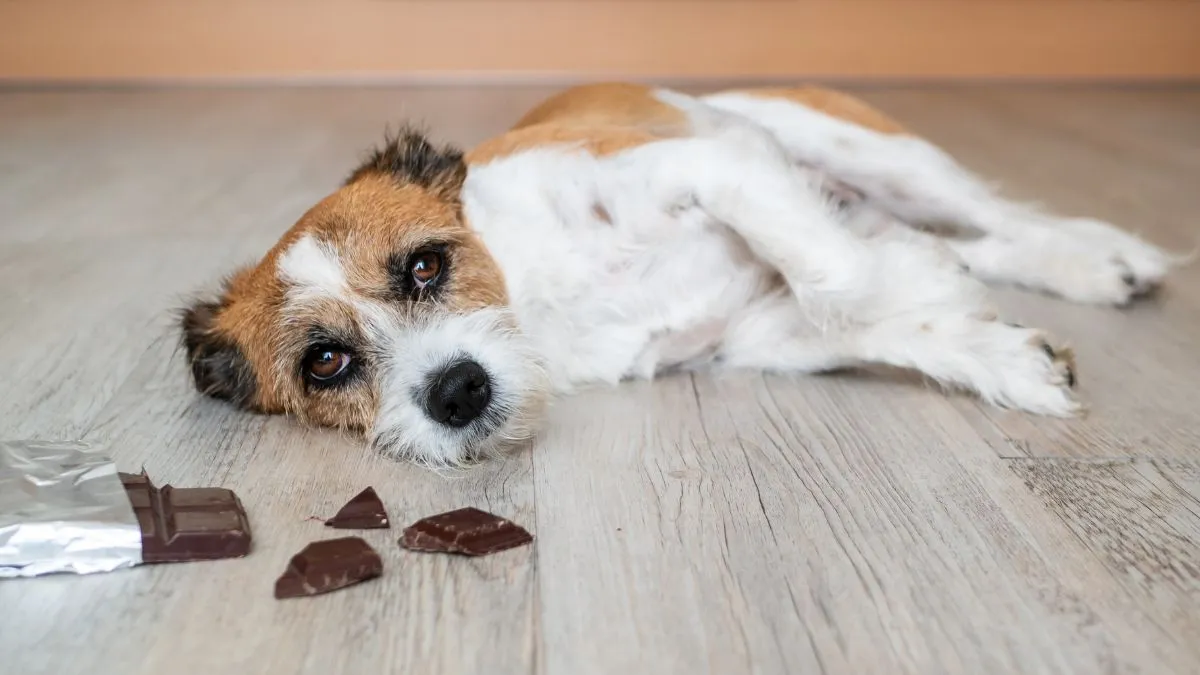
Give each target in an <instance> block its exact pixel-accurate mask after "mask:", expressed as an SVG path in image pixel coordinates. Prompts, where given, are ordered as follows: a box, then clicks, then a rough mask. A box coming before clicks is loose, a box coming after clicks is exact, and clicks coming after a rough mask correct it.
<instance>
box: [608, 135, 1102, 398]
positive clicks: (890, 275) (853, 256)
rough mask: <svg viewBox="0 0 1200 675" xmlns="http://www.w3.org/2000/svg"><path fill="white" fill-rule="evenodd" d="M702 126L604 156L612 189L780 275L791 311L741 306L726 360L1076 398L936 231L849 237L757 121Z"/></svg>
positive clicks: (1049, 353) (1059, 363) (1052, 353)
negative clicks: (737, 242) (697, 223)
mask: <svg viewBox="0 0 1200 675" xmlns="http://www.w3.org/2000/svg"><path fill="white" fill-rule="evenodd" d="M705 132H706V134H708V135H704V136H700V137H695V138H687V139H671V140H664V141H658V142H655V143H651V144H648V145H644V146H640V147H638V148H634V149H632V150H628V151H625V152H623V153H621V154H619V155H617V156H614V157H612V158H610V159H608V160H606V161H607V162H608V164H607V167H608V168H609V169H610V170H611V171H613V174H612V175H613V176H614V177H615V181H616V182H615V183H614V184H612V185H611V186H610V187H611V188H612V189H614V190H619V191H621V192H623V193H629V194H646V195H648V196H649V198H651V199H652V200H654V201H656V202H657V203H658V204H659V205H660V208H662V209H663V210H671V209H676V208H695V209H700V210H702V211H703V212H704V213H706V214H708V216H709V217H711V218H712V219H714V220H716V221H719V222H721V223H723V224H725V225H726V226H727V227H729V228H730V229H731V230H732V231H733V232H735V233H736V234H738V235H739V236H740V237H741V238H742V239H743V240H744V241H745V242H746V244H747V245H748V246H749V248H750V250H751V251H753V252H754V254H755V255H756V256H758V257H759V258H760V259H761V260H762V261H763V262H764V263H766V264H768V265H769V266H771V267H772V268H774V269H775V270H777V271H778V272H779V273H780V274H781V275H782V276H783V278H784V279H785V280H786V282H787V286H788V288H789V289H790V293H788V294H786V295H785V296H784V297H783V298H782V299H778V300H777V303H778V304H776V305H773V306H772V308H771V309H773V310H775V311H782V312H784V314H785V316H786V317H790V318H791V323H790V324H789V323H788V322H786V321H779V322H774V323H773V322H772V321H771V320H770V317H772V316H774V315H773V314H772V313H771V312H766V311H764V312H763V313H761V314H758V315H756V314H755V313H754V312H751V314H749V315H748V316H747V317H745V320H744V321H740V322H738V325H739V326H740V327H741V329H740V331H739V332H737V333H731V335H730V336H729V337H728V344H727V349H726V350H725V353H724V356H725V358H726V360H727V361H728V362H729V363H731V364H733V365H735V366H736V365H744V366H750V367H767V368H780V369H788V370H804V371H811V370H823V369H827V368H829V367H836V366H837V365H839V364H844V363H845V362H847V361H849V362H855V361H858V362H876V363H884V364H888V365H893V366H899V367H903V368H911V369H915V370H918V371H920V372H922V373H924V374H926V375H928V376H930V377H932V378H934V379H935V380H937V381H939V382H942V383H944V384H946V385H950V386H958V387H964V388H967V389H969V390H971V391H974V392H976V393H978V394H979V395H981V396H983V397H985V398H986V399H987V400H989V401H993V402H995V403H997V404H1000V405H1007V406H1012V407H1016V408H1020V409H1023V410H1028V411H1031V412H1036V413H1042V414H1052V415H1070V414H1072V413H1074V412H1076V411H1077V410H1078V404H1077V403H1076V402H1075V401H1074V399H1073V398H1072V396H1071V394H1070V391H1069V385H1070V383H1071V380H1072V379H1073V376H1068V375H1067V374H1066V367H1065V365H1064V364H1065V360H1064V359H1063V358H1062V356H1061V354H1060V352H1058V351H1056V350H1055V349H1053V348H1050V347H1048V341H1047V339H1046V338H1045V337H1044V336H1043V335H1042V334H1041V333H1040V332H1038V331H1032V330H1026V329H1022V328H1017V327H1014V326H1009V325H1006V324H1003V323H1000V322H997V321H996V320H995V318H996V315H995V312H994V310H993V309H992V308H991V307H990V305H989V304H988V303H987V299H986V296H987V289H986V287H984V286H983V284H982V283H981V282H979V281H978V280H976V279H974V278H971V277H970V276H968V275H967V274H965V273H964V271H963V269H962V268H961V266H960V264H959V260H958V259H957V257H956V256H955V255H953V254H952V253H951V252H950V251H948V250H946V249H945V248H944V247H942V246H941V245H940V242H938V241H937V240H934V239H932V238H929V237H927V236H923V235H920V234H919V233H914V232H912V231H910V230H908V229H905V228H890V229H888V230H886V231H884V232H882V233H880V234H878V235H876V236H872V237H862V236H859V235H858V234H857V233H856V232H854V231H853V230H852V229H851V228H847V227H845V226H844V225H843V224H842V223H841V222H840V221H839V220H838V214H837V213H836V212H835V209H834V207H833V206H832V205H831V204H830V203H829V201H828V200H827V199H826V198H825V197H824V196H823V194H822V193H821V191H820V187H819V184H818V183H817V182H815V181H814V178H813V176H812V174H811V173H809V172H806V171H804V170H802V169H801V168H799V167H797V166H795V165H794V164H793V163H792V162H790V161H789V160H788V158H787V157H786V155H785V154H784V153H783V152H782V151H781V150H780V148H778V147H777V146H776V145H775V141H774V140H773V139H771V138H770V137H769V135H767V136H764V135H763V132H762V130H761V129H758V128H756V127H744V126H741V125H738V124H737V123H736V122H734V123H733V124H731V125H730V126H728V127H721V126H720V125H717V126H714V127H711V128H707V129H706V130H705ZM756 317H757V318H756ZM763 317H766V318H767V319H766V323H767V324H769V325H767V326H765V327H764V330H762V331H761V334H760V335H759V336H757V337H755V338H754V339H746V338H745V336H746V335H750V336H754V334H755V331H754V330H753V329H747V328H746V327H747V326H749V325H751V323H750V322H754V321H759V322H762V321H763V320H764V319H763ZM765 328H770V330H765ZM792 328H796V329H799V328H807V329H808V332H809V334H806V335H801V334H800V333H798V332H794V331H792V330H791V329H792ZM813 330H815V335H813V334H811V332H812V331H813Z"/></svg>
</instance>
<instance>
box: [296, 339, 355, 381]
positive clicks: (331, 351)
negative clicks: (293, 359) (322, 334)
mask: <svg viewBox="0 0 1200 675" xmlns="http://www.w3.org/2000/svg"><path fill="white" fill-rule="evenodd" d="M350 361H351V358H350V355H349V354H347V353H346V352H344V351H341V350H339V349H336V348H330V347H317V348H315V349H313V350H311V351H309V353H308V355H307V356H305V358H304V372H305V374H307V375H308V376H309V377H310V378H312V379H314V380H316V381H317V382H330V381H332V380H334V379H336V378H337V377H338V376H340V375H342V374H343V373H345V372H346V368H347V367H349V365H350Z"/></svg>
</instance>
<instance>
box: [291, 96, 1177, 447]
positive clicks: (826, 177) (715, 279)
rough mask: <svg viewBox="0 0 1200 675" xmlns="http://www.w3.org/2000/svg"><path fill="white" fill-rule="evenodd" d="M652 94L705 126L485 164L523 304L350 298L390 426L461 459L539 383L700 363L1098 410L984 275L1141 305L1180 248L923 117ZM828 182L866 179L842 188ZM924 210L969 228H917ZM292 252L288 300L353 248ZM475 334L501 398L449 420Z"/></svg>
mask: <svg viewBox="0 0 1200 675" xmlns="http://www.w3.org/2000/svg"><path fill="white" fill-rule="evenodd" d="M655 96H657V97H658V99H659V100H660V101H662V102H665V103H668V104H670V105H671V106H674V107H675V108H677V109H680V110H683V111H684V112H685V113H686V115H687V118H688V120H689V121H690V124H691V128H692V133H691V134H689V135H685V136H680V137H673V138H666V139H662V140H657V141H655V142H651V143H647V144H644V145H639V146H637V147H633V148H630V149H626V150H623V151H620V152H617V153H615V154H611V155H605V156H597V155H594V154H591V153H589V152H587V151H586V150H585V149H583V148H580V147H575V146H572V145H570V144H551V145H543V146H539V147H535V148H531V149H524V150H521V151H519V152H516V153H513V154H508V155H504V156H500V157H497V158H495V159H493V160H491V161H488V162H486V163H483V164H477V165H474V166H472V167H471V168H470V171H469V174H468V176H467V178H466V182H465V185H464V187H463V191H462V197H461V198H462V204H463V211H464V215H465V217H466V220H467V221H468V222H469V223H470V225H471V227H473V228H474V230H475V231H476V232H477V233H478V235H479V236H480V237H481V238H482V240H483V242H484V244H485V245H486V247H487V250H488V252H489V253H490V254H491V255H492V256H493V257H494V259H495V260H496V261H497V263H498V264H499V266H500V268H501V270H502V272H503V277H504V280H505V283H506V284H507V293H508V296H509V298H510V300H511V304H510V306H509V307H508V308H506V309H488V310H484V311H481V312H477V313H475V314H468V315H465V316H453V315H446V314H444V313H438V312H432V313H427V314H426V315H425V316H424V317H423V318H414V317H412V316H404V317H400V316H397V315H395V314H394V313H392V312H391V311H390V310H388V309H386V307H384V306H383V305H379V304H373V303H372V301H369V300H366V299H363V298H357V299H356V300H355V304H356V306H358V311H359V313H360V315H361V316H360V319H361V320H362V321H363V322H364V323H365V324H367V325H369V326H370V330H369V333H370V335H371V336H372V338H371V339H372V343H373V347H374V348H375V349H376V350H378V352H379V353H380V354H382V355H383V356H382V363H383V364H384V365H383V367H382V369H381V372H380V374H378V375H377V381H378V385H377V386H378V388H379V397H380V401H381V403H380V409H379V411H378V413H377V414H376V415H375V417H374V426H373V428H372V429H371V430H370V433H369V436H370V437H371V438H372V439H373V440H374V441H375V442H376V444H377V445H378V446H380V447H383V448H386V449H387V450H389V451H390V452H393V453H396V454H400V455H404V456H406V457H409V458H412V459H416V460H419V461H422V462H426V463H430V464H435V465H447V464H457V463H459V462H461V461H462V460H463V459H464V458H465V457H467V456H469V455H472V454H478V453H480V452H486V451H487V450H489V449H491V448H494V447H498V446H499V445H500V444H502V442H506V441H509V440H513V439H516V438H520V437H524V436H527V435H528V434H529V433H530V432H531V430H532V429H533V428H534V427H535V425H534V424H532V420H535V419H536V418H537V415H538V412H539V410H540V407H539V406H540V404H541V402H542V401H543V400H544V398H545V397H544V394H550V395H552V396H553V395H563V394H569V393H571V392H574V391H577V390H578V389H579V388H580V387H585V386H590V385H614V384H616V383H618V382H619V381H621V380H623V379H626V378H650V377H653V376H655V375H656V374H658V373H661V372H663V371H665V370H669V369H676V368H696V367H733V368H755V369H768V370H783V371H802V372H818V371H827V370H831V369H837V368H842V367H848V366H856V365H863V364H885V365H890V366H897V367H901V368H907V369H913V370H916V371H919V372H920V373H922V374H924V375H926V376H928V377H929V378H932V379H933V380H934V381H936V382H938V383H940V384H942V385H945V386H947V387H954V388H961V389H965V390H968V391H971V392H974V393H975V394H977V395H979V396H980V397H981V398H983V399H984V400H986V401H988V402H990V403H994V404H997V405H1001V406H1006V407H1011V408H1016V409H1020V410H1024V411H1028V412H1032V413H1038V414H1045V415H1055V416H1069V415H1073V414H1075V413H1077V412H1078V411H1079V410H1080V409H1081V405H1080V403H1079V402H1078V401H1077V400H1076V398H1075V397H1074V396H1073V395H1072V390H1071V386H1070V385H1071V384H1072V380H1073V378H1074V374H1073V372H1071V371H1070V369H1071V367H1072V364H1071V363H1070V357H1069V356H1068V353H1069V352H1067V351H1065V350H1062V349H1061V348H1060V347H1059V346H1058V345H1054V344H1051V339H1050V338H1049V337H1048V336H1046V335H1045V334H1044V333H1043V332H1041V331H1039V330H1037V329H1033V328H1024V327H1018V326H1014V325H1010V324H1007V323H1004V322H1002V321H998V320H997V312H996V310H995V309H994V308H993V307H992V306H991V305H990V304H989V303H988V297H987V295H988V293H987V289H986V287H985V286H984V282H985V281H987V282H999V283H1012V284H1020V285H1023V286H1027V287H1031V288H1035V289H1038V290H1042V291H1047V292H1051V293H1053V294H1056V295H1059V296H1062V297H1064V298H1067V299H1070V300H1074V301H1079V302H1089V303H1102V304H1124V303H1127V302H1129V301H1130V300H1131V299H1132V298H1133V297H1134V296H1135V295H1137V294H1138V293H1140V292H1142V291H1144V290H1146V289H1148V288H1151V287H1154V286H1156V285H1158V284H1159V283H1160V282H1161V281H1162V280H1163V277H1164V276H1165V274H1166V273H1167V271H1168V269H1169V267H1170V266H1171V265H1172V264H1173V262H1175V260H1174V259H1172V258H1171V257H1169V256H1168V255H1167V254H1166V253H1164V252H1163V251H1161V250H1159V249H1158V248H1156V247H1154V246H1152V245H1150V244H1148V243H1145V242H1144V241H1142V240H1141V239H1139V238H1137V237H1135V236H1133V235H1131V234H1128V233H1126V232H1123V231H1121V230H1120V229H1118V228H1116V227H1114V226H1112V225H1108V224H1106V223H1102V222H1098V221H1094V220H1087V219H1070V218H1061V217H1057V216H1054V215H1052V214H1049V213H1047V212H1044V211H1042V210H1039V209H1038V208H1036V207H1033V206H1029V205H1022V204H1016V203H1013V202H1010V201H1007V200H1005V199H1003V198H1002V197H1000V196H999V195H998V194H997V193H996V192H995V191H993V190H992V189H991V188H990V187H988V186H987V185H985V184H984V183H983V182H982V181H981V180H980V179H979V178H977V177H976V176H974V175H972V174H971V173H970V172H969V171H967V170H966V169H964V168H963V167H961V166H960V165H958V164H957V163H956V162H955V161H954V160H953V159H951V158H950V157H949V156H947V155H946V154H945V153H943V152H942V151H940V150H939V149H937V148H936V147H934V146H933V145H931V144H929V143H927V142H925V141H922V140H920V139H916V138H913V137H909V136H893V135H887V134H883V133H879V132H875V131H872V130H870V129H868V128H865V127H862V126H857V125H855V124H852V123H849V122H844V121H841V120H839V119H837V118H835V117H833V116H830V115H826V114H824V113H821V112H819V111H817V110H814V109H810V108H808V107H805V106H804V105H801V104H799V103H795V102H791V101H789V100H786V99H771V98H763V97H755V96H749V95H745V94H738V93H720V94H714V95H709V96H702V97H692V96H687V95H684V94H682V93H679V92H675V91H669V90H658V91H656V92H655ZM831 183H832V184H834V185H840V186H848V187H849V188H850V190H851V191H853V192H856V193H858V194H859V195H861V197H862V198H861V199H859V200H855V201H853V203H851V204H849V205H848V206H846V205H842V206H839V205H838V204H836V203H834V201H833V200H832V199H831V198H830V196H829V195H830V191H829V189H828V188H829V187H830V185H831ZM597 207H599V208H597ZM930 222H934V223H942V222H945V223H950V224H951V225H953V226H955V227H957V228H961V229H964V230H970V231H973V232H974V233H975V235H976V236H975V238H972V239H960V238H941V237H935V236H932V235H930V234H928V233H926V232H923V231H921V230H920V229H919V228H918V227H915V226H918V225H922V224H925V223H930ZM278 265H279V274H280V277H281V278H284V279H286V280H289V283H290V284H292V292H291V294H290V295H289V297H290V298H296V299H297V300H298V301H304V300H305V299H311V298H313V297H320V296H323V295H324V296H330V297H344V296H345V294H346V288H345V274H344V273H343V271H342V270H341V269H340V263H339V260H338V257H337V253H336V251H330V250H326V249H323V248H322V247H321V245H320V244H319V243H318V242H314V241H312V240H311V239H310V237H304V238H301V239H300V240H299V241H297V242H295V243H293V244H292V246H291V249H290V250H288V251H287V252H286V253H285V254H284V255H283V256H282V257H281V258H280V261H279V263H278ZM460 355H467V356H470V357H471V358H473V359H475V360H476V361H478V362H479V363H480V364H481V365H483V366H484V368H485V369H486V370H487V371H488V372H489V374H490V376H491V378H492V381H493V386H494V388H495V390H496V396H495V400H494V403H493V409H492V410H493V412H494V413H495V414H494V415H492V418H491V419H485V420H483V421H481V422H479V423H478V424H473V425H471V426H468V427H467V428H465V429H461V430H454V429H449V428H444V427H441V426H440V425H438V424H436V423H433V422H432V421H431V420H429V419H428V418H427V417H426V415H425V414H424V412H423V409H422V407H421V401H422V400H423V395H424V394H423V392H422V390H421V387H422V384H421V383H422V382H424V381H426V380H427V378H428V375H429V373H430V372H432V371H433V370H435V369H436V368H437V367H439V366H442V365H444V364H445V363H447V362H448V361H449V360H450V359H452V358H454V357H455V356H460ZM485 417H486V416H485Z"/></svg>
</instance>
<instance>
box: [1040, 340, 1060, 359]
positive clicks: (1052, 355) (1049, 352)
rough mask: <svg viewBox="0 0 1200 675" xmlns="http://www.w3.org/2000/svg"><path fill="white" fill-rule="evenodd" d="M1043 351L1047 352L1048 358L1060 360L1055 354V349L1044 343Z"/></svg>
mask: <svg viewBox="0 0 1200 675" xmlns="http://www.w3.org/2000/svg"><path fill="white" fill-rule="evenodd" d="M1042 351H1044V352H1046V356H1049V357H1050V358H1051V359H1052V360H1053V359H1056V358H1058V354H1055V353H1054V348H1053V347H1051V346H1050V345H1048V344H1046V343H1045V342H1043V343H1042Z"/></svg>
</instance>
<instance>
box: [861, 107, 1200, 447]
mask: <svg viewBox="0 0 1200 675" xmlns="http://www.w3.org/2000/svg"><path fill="white" fill-rule="evenodd" d="M1005 92H1007V93H1008V95H1004V93H1005ZM1144 93H1145V92H1138V91H1114V90H1107V91H1091V92H1081V93H1075V92H1073V91H1070V90H1068V91H1067V92H1059V93H1057V94H1056V93H1054V92H1050V91H1047V90H1044V89H1038V88H1008V89H1003V90H999V91H997V90H985V89H977V88H972V89H963V90H957V91H942V92H932V93H926V92H920V91H907V92H906V91H901V92H896V93H890V92H867V94H866V97H867V98H868V99H870V100H871V101H872V102H873V103H875V104H877V105H881V106H883V107H885V108H886V109H888V110H891V111H896V114H897V116H899V117H900V118H901V119H904V120H905V121H911V122H912V123H913V125H914V127H915V128H916V130H917V131H919V132H921V133H923V135H925V136H926V137H927V138H929V139H930V140H932V141H933V142H935V143H937V144H939V145H940V146H942V147H944V148H945V149H946V150H947V151H948V152H951V153H952V154H954V156H955V157H957V158H958V159H959V160H960V161H961V162H963V163H964V164H965V165H966V166H968V167H970V168H972V169H974V170H976V171H978V172H979V173H981V174H982V175H985V176H987V177H988V178H989V179H992V180H993V181H994V182H995V183H998V184H999V185H1001V186H1002V187H1003V190H1004V191H1005V192H1006V193H1007V194H1009V195H1010V196H1013V197H1015V198H1017V199H1021V200H1032V201H1036V202H1039V203H1041V204H1044V205H1046V206H1047V207H1048V208H1050V209H1052V210H1055V211H1058V212H1060V213H1063V214H1066V215H1087V216H1092V217H1097V218H1102V219H1105V220H1109V221H1111V222H1114V223H1117V224H1119V225H1121V226H1123V227H1128V228H1130V229H1132V230H1134V231H1140V232H1142V233H1144V235H1145V236H1146V237H1147V238H1149V239H1150V240H1151V241H1154V242H1156V243H1158V244H1160V245H1163V246H1166V247H1168V248H1170V249H1172V250H1176V251H1180V252H1186V251H1188V250H1190V249H1193V248H1195V247H1197V246H1198V245H1200V232H1198V231H1197V229H1196V225H1195V223H1196V222H1197V221H1200V194H1197V193H1196V191H1195V190H1194V189H1193V188H1192V185H1193V183H1194V182H1195V181H1194V180H1192V178H1193V176H1194V177H1196V178H1200V167H1196V166H1194V160H1192V159H1190V158H1189V153H1188V151H1187V149H1186V148H1187V147H1188V144H1189V143H1191V142H1194V139H1193V137H1194V135H1195V128H1196V127H1197V126H1198V125H1200V106H1197V107H1196V109H1194V110H1193V108H1192V105H1193V104H1196V103H1200V99H1196V98H1195V97H1194V96H1193V95H1192V94H1190V93H1189V94H1185V95H1183V96H1182V97H1181V101H1182V103H1181V104H1178V105H1177V106H1175V107H1170V108H1166V109H1165V110H1164V109H1163V107H1160V106H1157V105H1152V104H1150V103H1149V102H1148V101H1151V100H1153V96H1154V95H1153V94H1146V95H1147V96H1148V97H1149V98H1142V96H1143V94H1144ZM1026 96H1028V98H1026ZM952 111H953V112H952ZM1017 130H1019V131H1017ZM1175 139H1180V141H1179V142H1180V144H1181V146H1182V147H1183V148H1184V149H1183V150H1181V151H1178V152H1177V151H1175V150H1172V149H1171V148H1170V146H1171V144H1172V143H1174V142H1175ZM1190 139H1191V140H1190ZM1197 288H1200V266H1198V265H1196V264H1192V265H1190V266H1188V267H1185V268H1182V269H1179V270H1176V271H1175V273H1174V274H1173V275H1172V276H1171V277H1170V278H1169V279H1168V285H1167V287H1166V288H1165V289H1164V291H1163V292H1162V293H1161V294H1160V296H1159V297H1158V298H1156V299H1155V300H1154V301H1151V302H1146V303H1142V304H1139V305H1136V306H1134V307H1132V308H1130V309H1126V310H1116V309H1108V308H1096V307H1085V306H1079V305H1073V304H1070V303H1064V302H1060V301H1058V300H1056V299H1052V298H1046V297H1042V296H1037V295H1031V294H1028V293H1023V292H1019V291H1015V290H1007V289H1000V290H998V291H997V293H996V297H997V300H998V301H999V303H1000V305H1001V307H1002V308H1003V309H1004V310H1005V313H1006V315H1007V317H1008V318H1009V319H1011V320H1014V321H1016V322H1018V323H1022V324H1025V325H1030V326H1042V327H1045V328H1047V329H1048V330H1050V331H1051V332H1052V333H1054V334H1055V335H1057V336H1058V337H1060V338H1061V339H1063V340H1066V341H1067V342H1068V343H1069V344H1071V345H1072V347H1073V348H1074V350H1075V352H1076V361H1077V364H1078V370H1079V373H1078V376H1079V392H1080V395H1081V397H1082V398H1083V399H1084V401H1085V402H1086V403H1087V405H1088V406H1089V414H1088V416H1087V417H1086V418H1084V419H1078V420H1056V419H1043V418H1033V417H1030V416H1027V415H1023V414H1020V413H1010V412H1006V411H1001V410H997V409H993V408H979V407H977V406H975V405H974V404H973V403H968V402H963V403H961V405H960V410H961V412H962V414H963V415H965V416H967V417H968V419H970V420H972V421H973V424H974V425H975V427H976V429H977V430H978V431H979V432H980V433H982V434H983V435H984V436H985V437H986V438H988V439H989V442H990V443H991V444H992V445H993V447H994V448H995V449H996V452H997V453H998V454H999V455H1000V456H1004V457H1078V458H1093V459H1102V458H1120V457H1131V456H1136V457H1148V458H1160V459H1169V458H1175V459H1181V460H1196V459H1200V427H1198V426H1197V425H1196V424H1195V422H1194V420H1195V405H1193V403H1192V396H1191V394H1190V392H1192V391H1194V388H1195V383H1196V381H1197V380H1200V355H1198V354H1197V353H1196V350H1195V348H1194V344H1193V343H1194V341H1195V340H1194V337H1195V335H1196V334H1197V332H1198V331H1200V294H1197V293H1196V292H1195V289H1197Z"/></svg>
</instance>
